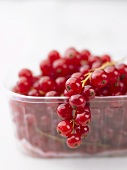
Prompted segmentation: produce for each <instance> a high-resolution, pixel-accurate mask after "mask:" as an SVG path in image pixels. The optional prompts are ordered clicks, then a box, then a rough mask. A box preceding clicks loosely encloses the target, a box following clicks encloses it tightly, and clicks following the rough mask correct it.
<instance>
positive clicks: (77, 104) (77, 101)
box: [69, 94, 86, 110]
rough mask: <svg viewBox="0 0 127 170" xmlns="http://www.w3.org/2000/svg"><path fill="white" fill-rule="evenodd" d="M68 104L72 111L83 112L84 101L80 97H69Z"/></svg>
mask: <svg viewBox="0 0 127 170" xmlns="http://www.w3.org/2000/svg"><path fill="white" fill-rule="evenodd" d="M69 104H70V105H71V107H72V108H73V109H74V110H83V108H84V106H85V105H86V100H85V98H84V97H83V96H82V95H80V94H76V95H73V96H71V97H70V99H69Z"/></svg>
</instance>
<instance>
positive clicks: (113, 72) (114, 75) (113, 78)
mask: <svg viewBox="0 0 127 170" xmlns="http://www.w3.org/2000/svg"><path fill="white" fill-rule="evenodd" d="M104 71H105V72H106V73H107V75H108V78H109V82H110V83H115V82H117V81H118V80H119V78H120V74H119V71H118V70H117V69H116V68H115V67H114V66H108V67H106V68H105V69H104Z"/></svg>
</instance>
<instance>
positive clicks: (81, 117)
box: [75, 111, 91, 126]
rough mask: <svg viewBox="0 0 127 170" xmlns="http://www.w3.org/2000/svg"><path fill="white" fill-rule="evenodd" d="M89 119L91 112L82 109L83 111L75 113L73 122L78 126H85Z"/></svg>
mask: <svg viewBox="0 0 127 170" xmlns="http://www.w3.org/2000/svg"><path fill="white" fill-rule="evenodd" d="M90 120H91V113H90V112H89V111H84V112H83V113H80V114H77V116H76V119H75V122H76V123H77V124H79V125H80V126H86V125H87V124H88V123H89V122H90Z"/></svg>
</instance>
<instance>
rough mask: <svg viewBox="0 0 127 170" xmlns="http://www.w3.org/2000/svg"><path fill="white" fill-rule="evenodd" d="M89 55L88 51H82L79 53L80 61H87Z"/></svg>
mask: <svg viewBox="0 0 127 170" xmlns="http://www.w3.org/2000/svg"><path fill="white" fill-rule="evenodd" d="M90 55H91V53H90V51H88V50H82V51H81V52H80V60H85V61H88V58H89V56H90Z"/></svg>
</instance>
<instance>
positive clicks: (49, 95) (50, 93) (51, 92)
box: [45, 91, 58, 97]
mask: <svg viewBox="0 0 127 170" xmlns="http://www.w3.org/2000/svg"><path fill="white" fill-rule="evenodd" d="M53 96H58V93H57V92H56V91H49V92H47V93H46V94H45V97H53Z"/></svg>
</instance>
